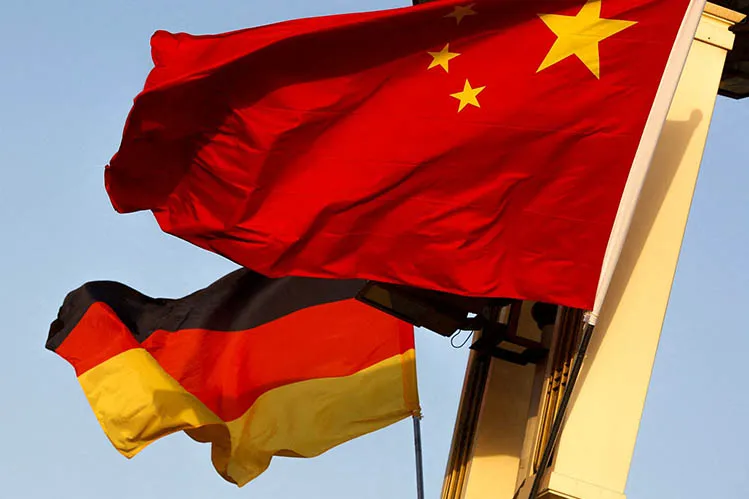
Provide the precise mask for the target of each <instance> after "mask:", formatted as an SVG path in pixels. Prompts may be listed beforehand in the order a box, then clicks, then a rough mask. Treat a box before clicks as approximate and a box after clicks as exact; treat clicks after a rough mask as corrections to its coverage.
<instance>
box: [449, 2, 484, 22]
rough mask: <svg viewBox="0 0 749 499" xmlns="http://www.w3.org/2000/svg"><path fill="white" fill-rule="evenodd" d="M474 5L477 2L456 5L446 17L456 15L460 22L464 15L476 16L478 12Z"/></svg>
mask: <svg viewBox="0 0 749 499" xmlns="http://www.w3.org/2000/svg"><path fill="white" fill-rule="evenodd" d="M474 5H476V4H475V3H472V4H469V5H456V6H455V7H453V9H454V10H453V11H452V12H450V13H449V14H448V15H446V16H445V17H454V18H455V20H456V21H457V22H458V24H460V21H462V20H463V18H464V17H466V16H475V15H476V14H477V12H476V11H475V10H473V6H474Z"/></svg>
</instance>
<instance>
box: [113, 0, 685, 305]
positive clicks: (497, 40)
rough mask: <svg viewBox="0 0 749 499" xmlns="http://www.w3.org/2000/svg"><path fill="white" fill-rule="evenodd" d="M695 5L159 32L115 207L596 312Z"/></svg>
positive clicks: (271, 251) (235, 245) (229, 246)
mask: <svg viewBox="0 0 749 499" xmlns="http://www.w3.org/2000/svg"><path fill="white" fill-rule="evenodd" d="M688 5H689V1H688V0H587V1H585V0H527V1H522V2H520V1H517V0H485V1H480V0H476V1H474V2H471V3H466V2H458V1H454V0H449V1H436V2H432V3H428V4H425V5H421V6H418V7H409V8H403V9H396V10H389V11H380V12H372V13H362V14H350V15H340V16H331V17H321V18H311V19H302V20H296V21H291V22H284V23H280V24H274V25H269V26H264V27H260V28H254V29H247V30H242V31H237V32H232V33H226V34H220V35H214V36H191V35H188V34H184V33H177V34H170V33H166V32H163V31H160V32H157V33H156V34H155V35H154V36H153V38H152V50H153V60H154V64H155V67H154V69H153V70H152V72H151V73H150V75H149V77H148V79H147V81H146V84H145V88H144V90H143V92H142V93H141V94H140V95H138V96H137V98H136V100H135V103H134V106H133V108H132V110H131V113H130V116H129V117H128V120H127V123H126V126H125V130H124V136H123V140H122V144H121V147H120V149H119V151H118V152H117V153H116V155H115V156H114V157H113V158H112V160H111V162H110V164H109V165H108V166H107V169H106V174H105V176H106V187H107V190H108V193H109V195H110V199H111V201H112V203H113V205H114V207H115V209H117V210H118V211H120V212H132V211H138V210H152V211H153V213H154V214H155V216H156V219H157V221H158V223H159V224H160V226H161V228H162V229H163V230H164V231H166V232H168V233H171V234H174V235H176V236H178V237H181V238H183V239H185V240H187V241H190V242H192V243H194V244H196V245H198V246H200V247H203V248H205V249H208V250H210V251H214V252H216V253H219V254H221V255H224V256H226V257H228V258H229V259H231V260H233V261H235V262H237V263H239V264H241V265H243V266H245V267H248V268H251V269H253V270H255V271H257V272H260V273H262V274H265V275H267V276H272V277H278V276H284V275H296V276H311V277H325V278H363V279H371V280H378V281H385V282H391V283H397V284H405V285H410V286H416V287H422V288H428V289H435V290H440V291H446V292H450V293H457V294H462V295H473V296H502V297H510V298H522V299H531V300H540V301H546V302H553V303H559V304H563V305H568V306H573V307H581V308H589V307H590V306H591V305H592V302H593V298H594V295H595V289H596V284H597V280H598V276H599V274H600V269H601V263H602V260H603V254H604V251H605V247H606V243H607V241H608V237H609V235H610V232H611V227H612V223H613V220H614V217H615V214H616V210H617V206H618V202H619V198H620V196H621V192H622V190H623V187H624V184H625V181H626V178H627V175H628V172H629V169H630V166H631V164H632V160H633V157H634V155H635V152H636V150H637V148H638V143H639V141H640V137H641V134H642V131H643V128H644V126H645V123H646V121H647V119H648V116H649V113H650V110H651V106H652V104H653V100H654V98H655V94H656V91H657V89H658V86H659V84H660V81H661V78H662V76H663V72H664V67H665V65H666V63H667V61H668V59H669V55H670V53H671V51H672V47H673V44H674V42H675V39H676V35H677V32H678V29H679V26H680V24H681V22H682V19H683V18H684V15H685V12H686V9H687V7H688Z"/></svg>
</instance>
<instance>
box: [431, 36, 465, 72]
mask: <svg viewBox="0 0 749 499" xmlns="http://www.w3.org/2000/svg"><path fill="white" fill-rule="evenodd" d="M429 55H431V56H432V58H433V59H432V63H431V64H430V65H429V67H428V68H427V69H432V68H435V67H437V66H442V69H444V70H445V73H449V72H450V68H449V65H450V60H451V59H455V58H456V57H458V56H459V55H460V54H458V53H457V52H450V44H449V43H448V44H447V45H445V47H444V48H443V49H442V50H440V51H439V52H429Z"/></svg>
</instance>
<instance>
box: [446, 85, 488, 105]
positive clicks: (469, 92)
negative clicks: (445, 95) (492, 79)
mask: <svg viewBox="0 0 749 499" xmlns="http://www.w3.org/2000/svg"><path fill="white" fill-rule="evenodd" d="M485 88H486V87H478V88H472V87H471V84H470V83H469V82H468V80H466V83H465V85H463V91H462V92H457V93H454V94H450V97H454V98H456V99H458V100H459V101H460V105H459V106H458V112H461V111H462V110H463V108H465V107H466V106H467V105H468V104H470V105H472V106H476V107H481V105H480V104H479V100H478V98H477V97H478V95H479V94H480V93H481V92H482V91H483V90H484V89H485Z"/></svg>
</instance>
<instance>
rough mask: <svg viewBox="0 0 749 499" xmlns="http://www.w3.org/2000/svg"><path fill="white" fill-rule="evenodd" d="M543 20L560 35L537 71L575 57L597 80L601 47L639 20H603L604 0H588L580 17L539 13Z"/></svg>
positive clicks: (599, 74) (578, 15) (579, 14)
mask: <svg viewBox="0 0 749 499" xmlns="http://www.w3.org/2000/svg"><path fill="white" fill-rule="evenodd" d="M539 17H540V18H541V20H542V21H543V22H544V23H545V24H546V26H548V27H549V29H550V30H551V31H553V32H554V34H555V35H557V39H556V41H555V42H554V45H552V47H551V50H549V53H548V54H546V58H545V59H544V60H543V62H542V63H541V66H539V68H538V70H537V71H536V72H538V71H542V70H544V69H546V68H548V67H549V66H553V65H554V64H556V63H558V62H559V61H562V60H564V59H566V58H567V57H569V56H571V55H574V56H576V57H577V58H578V59H580V61H581V62H582V63H583V64H585V66H586V67H587V68H588V69H589V70H590V72H591V73H593V74H594V75H595V77H596V78H600V77H601V61H600V58H599V57H598V44H599V43H600V42H601V41H602V40H605V39H606V38H608V37H610V36H611V35H615V34H617V33H619V32H620V31H622V30H625V29H627V28H629V27H630V26H632V25H633V24H637V23H636V22H635V21H620V20H618V19H602V18H601V0H587V2H586V3H585V5H583V8H582V9H580V12H578V13H577V15H576V16H562V15H559V14H539Z"/></svg>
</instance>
